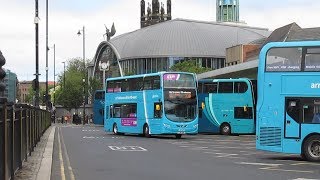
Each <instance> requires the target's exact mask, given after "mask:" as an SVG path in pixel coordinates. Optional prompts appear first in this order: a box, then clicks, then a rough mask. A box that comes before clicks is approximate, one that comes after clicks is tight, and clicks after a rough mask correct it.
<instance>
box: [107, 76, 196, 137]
mask: <svg viewBox="0 0 320 180" xmlns="http://www.w3.org/2000/svg"><path fill="white" fill-rule="evenodd" d="M106 88H107V89H106V95H105V112H106V113H105V124H104V128H105V130H106V131H112V132H113V133H114V134H124V133H132V134H141V135H144V136H146V137H150V136H151V135H161V134H171V135H175V136H176V138H181V136H182V134H197V133H198V109H197V107H198V105H197V88H196V77H195V75H194V74H192V73H184V72H159V73H152V74H144V75H134V76H125V77H118V78H109V79H107V80H106Z"/></svg>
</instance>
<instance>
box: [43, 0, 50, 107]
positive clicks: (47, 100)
mask: <svg viewBox="0 0 320 180" xmlns="http://www.w3.org/2000/svg"><path fill="white" fill-rule="evenodd" d="M46 49H47V50H46V96H45V100H44V101H45V105H46V110H48V105H49V97H48V96H49V93H48V92H49V87H48V71H49V67H48V51H49V47H48V0H46Z"/></svg>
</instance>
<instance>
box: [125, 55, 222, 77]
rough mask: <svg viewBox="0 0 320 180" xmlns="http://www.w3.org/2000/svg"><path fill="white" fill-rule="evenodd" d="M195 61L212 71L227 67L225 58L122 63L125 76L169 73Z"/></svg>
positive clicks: (188, 58)
mask: <svg viewBox="0 0 320 180" xmlns="http://www.w3.org/2000/svg"><path fill="white" fill-rule="evenodd" d="M186 60H195V61H196V62H197V64H198V65H199V66H202V67H205V68H210V69H212V70H215V69H220V68H223V67H224V66H225V58H190V57H162V58H139V59H127V60H122V61H120V65H121V67H122V70H123V72H124V74H125V75H133V74H148V73H155V72H160V71H169V70H170V67H172V66H173V65H175V64H177V63H180V62H183V61H186Z"/></svg>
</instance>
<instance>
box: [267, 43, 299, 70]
mask: <svg viewBox="0 0 320 180" xmlns="http://www.w3.org/2000/svg"><path fill="white" fill-rule="evenodd" d="M301 56H302V48H296V47H295V48H291V47H290V48H272V49H270V50H269V51H268V54H267V62H266V71H268V72H285V71H300V70H301Z"/></svg>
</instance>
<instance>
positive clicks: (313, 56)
mask: <svg viewBox="0 0 320 180" xmlns="http://www.w3.org/2000/svg"><path fill="white" fill-rule="evenodd" d="M319 59H320V48H309V49H308V50H307V54H306V56H305V71H320V61H319Z"/></svg>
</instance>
